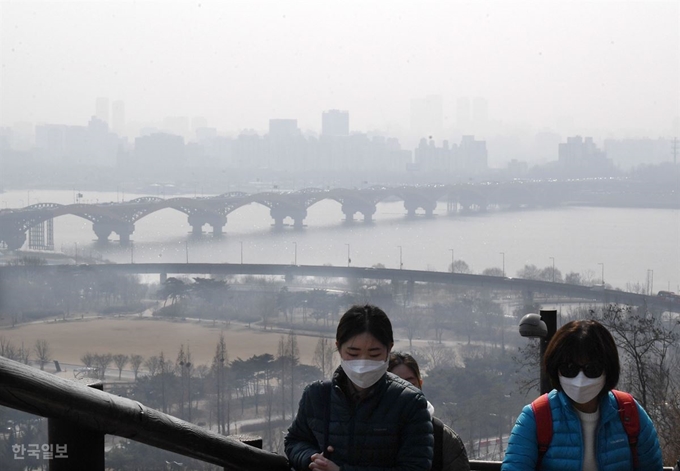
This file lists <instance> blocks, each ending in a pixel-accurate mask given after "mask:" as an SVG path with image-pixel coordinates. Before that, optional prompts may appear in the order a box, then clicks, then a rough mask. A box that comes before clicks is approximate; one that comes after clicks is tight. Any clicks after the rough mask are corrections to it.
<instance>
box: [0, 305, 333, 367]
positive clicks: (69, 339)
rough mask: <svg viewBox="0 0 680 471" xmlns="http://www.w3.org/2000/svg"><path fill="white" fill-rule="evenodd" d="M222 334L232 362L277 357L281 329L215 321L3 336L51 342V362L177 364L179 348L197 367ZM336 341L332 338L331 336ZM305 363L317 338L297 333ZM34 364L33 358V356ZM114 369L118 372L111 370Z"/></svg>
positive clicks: (65, 327)
mask: <svg viewBox="0 0 680 471" xmlns="http://www.w3.org/2000/svg"><path fill="white" fill-rule="evenodd" d="M220 332H224V338H225V342H226V345H227V351H228V353H229V360H234V359H236V358H238V357H240V358H242V359H246V358H249V357H251V356H253V355H261V354H263V353H271V354H272V355H274V356H276V354H277V350H278V345H279V340H280V339H281V336H287V332H286V331H282V330H278V331H277V330H273V331H272V330H266V331H265V330H262V328H261V327H260V326H252V327H248V326H247V325H243V324H235V323H231V324H228V325H226V324H224V323H221V324H220V323H217V324H216V325H213V322H212V321H203V322H200V323H199V322H197V321H188V320H187V321H168V320H158V319H153V318H149V317H120V318H117V317H116V318H87V317H86V318H84V319H69V320H67V321H55V320H51V321H46V322H37V323H31V324H23V325H19V326H17V327H14V328H9V327H6V328H2V329H0V336H2V337H4V338H5V340H6V341H7V340H9V341H10V342H11V343H12V344H13V345H14V346H15V347H21V345H22V343H23V345H24V347H25V348H30V349H33V346H34V345H35V342H36V340H38V339H45V340H47V342H48V344H49V348H50V352H51V354H52V355H51V356H52V359H53V360H57V361H59V362H60V363H64V364H71V365H81V364H82V362H81V360H80V358H81V357H82V356H83V355H84V354H85V353H87V352H89V353H93V354H106V353H112V354H117V353H122V354H125V355H131V354H139V355H142V356H143V357H144V358H145V359H146V358H149V357H150V356H153V355H159V354H160V353H161V352H163V353H164V355H165V357H166V358H167V359H169V360H173V361H174V360H175V359H176V358H177V353H178V352H179V348H180V345H184V349H185V351H186V349H187V347H188V348H189V349H190V351H191V356H192V361H193V363H194V364H195V365H201V364H205V365H208V366H210V364H211V362H212V358H213V356H214V354H215V347H216V345H217V342H218V341H219V336H220ZM333 336H334V335H333ZM297 339H298V345H299V348H300V360H301V361H302V363H306V364H311V363H312V358H313V356H314V349H315V348H316V344H317V342H318V339H319V337H318V336H312V335H305V334H300V333H298V334H297ZM31 358H32V359H33V360H34V359H35V353H32V354H31ZM112 367H114V366H113V365H112Z"/></svg>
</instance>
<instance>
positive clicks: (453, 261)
mask: <svg viewBox="0 0 680 471" xmlns="http://www.w3.org/2000/svg"><path fill="white" fill-rule="evenodd" d="M449 250H450V251H451V273H455V269H454V268H453V264H454V263H455V262H456V259H455V258H454V257H453V249H449Z"/></svg>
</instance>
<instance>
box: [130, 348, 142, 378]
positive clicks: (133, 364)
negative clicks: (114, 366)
mask: <svg viewBox="0 0 680 471" xmlns="http://www.w3.org/2000/svg"><path fill="white" fill-rule="evenodd" d="M143 362H144V357H143V356H141V355H137V354H133V355H130V368H132V372H133V373H134V374H135V381H137V373H139V368H140V367H141V366H142V363H143Z"/></svg>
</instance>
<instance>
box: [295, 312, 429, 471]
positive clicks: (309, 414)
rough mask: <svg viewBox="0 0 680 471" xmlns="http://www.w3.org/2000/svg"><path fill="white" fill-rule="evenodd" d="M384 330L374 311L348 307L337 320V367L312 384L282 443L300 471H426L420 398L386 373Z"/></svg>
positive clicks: (425, 420)
mask: <svg viewBox="0 0 680 471" xmlns="http://www.w3.org/2000/svg"><path fill="white" fill-rule="evenodd" d="M393 344H394V339H393V335H392V324H391V323H390V320H389V319H388V317H387V315H386V314H385V313H384V312H383V311H382V310H381V309H380V308H378V307H376V306H371V305H366V306H353V307H352V308H350V309H349V310H348V311H347V312H346V313H345V314H344V315H343V316H342V318H341V319H340V322H339V323H338V329H337V332H336V346H337V348H338V352H339V353H340V359H341V364H340V366H339V367H338V369H337V370H336V371H335V373H334V374H333V379H332V381H327V382H321V381H318V382H316V383H312V384H310V385H309V386H307V388H306V389H305V391H304V393H303V395H302V398H301V399H300V408H299V409H298V414H297V416H296V418H295V420H294V421H293V424H292V425H291V426H290V428H289V429H288V433H287V434H286V438H285V449H286V455H287V456H288V460H289V461H290V464H291V466H292V467H293V468H294V469H296V470H298V471H303V470H307V469H312V470H321V471H337V470H339V469H342V470H343V471H371V470H377V469H390V470H403V471H407V470H408V471H428V470H429V469H430V466H431V464H432V447H433V444H434V437H433V434H432V421H431V420H430V414H429V412H428V411H427V400H426V399H425V397H424V396H423V395H422V393H421V392H419V391H417V390H415V389H414V388H412V387H410V386H407V384H406V383H405V382H403V381H401V380H400V379H399V378H397V377H396V376H393V375H389V374H387V367H388V359H389V354H390V351H391V350H392V346H393Z"/></svg>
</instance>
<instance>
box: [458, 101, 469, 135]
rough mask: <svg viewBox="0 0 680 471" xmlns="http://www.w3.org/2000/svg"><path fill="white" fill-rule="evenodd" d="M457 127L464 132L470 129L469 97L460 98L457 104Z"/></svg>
mask: <svg viewBox="0 0 680 471" xmlns="http://www.w3.org/2000/svg"><path fill="white" fill-rule="evenodd" d="M456 127H458V129H459V130H461V131H462V132H466V131H467V130H468V129H469V128H470V99H469V98H467V97H461V98H458V101H457V102H456Z"/></svg>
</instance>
